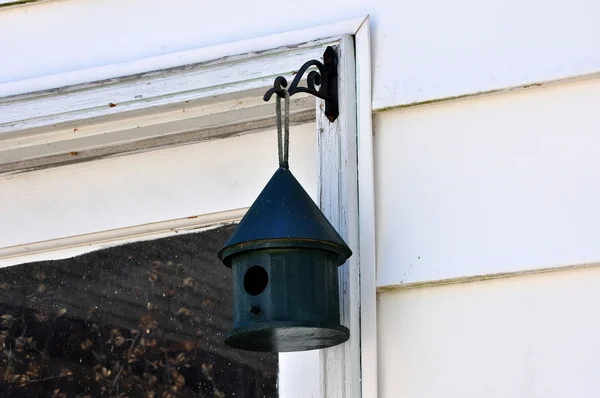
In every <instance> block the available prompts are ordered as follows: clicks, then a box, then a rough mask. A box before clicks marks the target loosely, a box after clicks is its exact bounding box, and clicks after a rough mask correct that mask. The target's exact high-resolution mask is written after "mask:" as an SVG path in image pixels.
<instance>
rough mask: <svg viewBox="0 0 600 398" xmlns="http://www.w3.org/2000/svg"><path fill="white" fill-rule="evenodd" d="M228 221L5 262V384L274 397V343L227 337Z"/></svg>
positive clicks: (1, 316)
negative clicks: (252, 344)
mask: <svg viewBox="0 0 600 398" xmlns="http://www.w3.org/2000/svg"><path fill="white" fill-rule="evenodd" d="M231 230H232V227H221V228H217V229H213V230H210V231H205V232H202V233H198V234H188V235H182V236H177V237H173V238H166V239H160V240H155V241H149V242H139V243H133V244H129V245H125V246H120V247H116V248H110V249H105V250H102V251H98V252H94V253H89V254H85V255H82V256H79V257H75V258H72V259H66V260H60V261H53V262H50V261H47V262H39V263H32V264H22V265H18V266H14V267H9V268H4V269H0V396H10V397H144V398H152V397H156V398H158V397H161V398H170V397H173V398H175V397H211V398H221V397H248V398H255V397H256V398H259V397H261V398H262V397H276V396H277V392H276V390H277V387H276V383H277V366H278V362H277V355H275V354H259V353H246V352H242V351H237V350H233V349H230V348H228V347H226V346H225V345H224V344H223V343H222V341H223V338H224V334H225V333H226V331H227V329H228V328H229V327H230V326H231V288H232V287H231V270H230V269H228V268H226V267H223V266H222V265H221V264H220V263H219V262H218V260H217V259H216V256H215V254H214V253H215V252H216V251H217V250H218V249H219V248H220V246H221V245H222V243H223V242H224V241H225V240H226V238H227V236H229V234H230V233H231Z"/></svg>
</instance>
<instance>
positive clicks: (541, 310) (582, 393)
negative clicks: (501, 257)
mask: <svg viewBox="0 0 600 398" xmlns="http://www.w3.org/2000/svg"><path fill="white" fill-rule="evenodd" d="M598 286H600V269H599V268H588V269H580V270H570V271H558V272H552V273H546V274H540V275H527V276H519V277H513V278H506V279H498V280H493V281H484V282H474V283H467V284H458V285H451V286H438V287H427V288H421V289H408V290H404V291H399V292H394V293H385V294H381V295H380V297H379V307H378V308H379V314H380V315H379V325H378V326H379V347H380V349H379V376H380V377H379V380H380V382H379V388H380V391H379V398H400V397H401V398H423V397H427V398H438V397H440V398H442V397H460V398H506V397H510V398H533V397H540V398H542V397H543V398H571V397H577V398H595V397H598V396H600V383H598V380H599V379H600V356H599V355H598V353H599V352H600V339H598V335H599V333H600V313H599V312H598V308H599V306H600V294H599V292H598Z"/></svg>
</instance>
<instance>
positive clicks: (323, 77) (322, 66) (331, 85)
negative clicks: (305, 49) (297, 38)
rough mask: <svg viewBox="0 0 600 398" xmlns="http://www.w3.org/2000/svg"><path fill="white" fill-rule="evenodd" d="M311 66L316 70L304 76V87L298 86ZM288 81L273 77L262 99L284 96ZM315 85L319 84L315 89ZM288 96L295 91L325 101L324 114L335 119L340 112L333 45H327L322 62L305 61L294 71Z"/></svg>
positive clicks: (280, 77)
mask: <svg viewBox="0 0 600 398" xmlns="http://www.w3.org/2000/svg"><path fill="white" fill-rule="evenodd" d="M311 66H315V67H316V68H317V70H312V71H310V72H309V73H308V76H307V77H306V87H298V84H299V83H300V80H302V76H304V73H306V71H307V70H308V68H310V67H311ZM287 85H288V82H287V80H286V79H285V77H283V76H278V77H277V78H275V82H274V83H273V87H272V88H270V89H269V90H268V91H267V92H266V93H265V96H264V97H263V99H264V100H265V101H269V100H270V99H271V96H273V94H277V95H279V96H280V97H281V98H284V97H285V94H284V91H283V89H284V88H285V87H287ZM315 86H319V89H318V90H317V89H316V87H315ZM287 91H288V92H289V93H290V97H291V96H292V95H294V94H296V93H308V94H312V95H314V96H315V97H318V98H321V99H322V100H324V101H325V116H327V118H328V119H329V121H330V122H333V121H335V119H337V117H338V115H339V114H340V111H339V108H338V82H337V54H336V52H335V49H334V48H333V47H331V46H330V47H327V49H326V50H325V52H324V53H323V63H321V62H319V61H317V60H316V59H313V60H310V61H308V62H306V63H305V64H304V65H302V67H301V68H300V69H299V70H298V72H297V73H296V76H295V77H294V80H293V81H292V84H291V85H290V87H289V88H288V89H287Z"/></svg>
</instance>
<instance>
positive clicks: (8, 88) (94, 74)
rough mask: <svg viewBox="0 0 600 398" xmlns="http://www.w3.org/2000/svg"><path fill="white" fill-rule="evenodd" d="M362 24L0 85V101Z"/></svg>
mask: <svg viewBox="0 0 600 398" xmlns="http://www.w3.org/2000/svg"><path fill="white" fill-rule="evenodd" d="M364 20H365V18H354V19H350V20H346V21H340V22H337V23H333V24H328V25H321V26H315V27H312V28H308V29H300V30H295V31H291V32H285V33H281V34H277V35H270V36H264V37H258V38H255V39H249V40H242V41H236V42H233V43H226V44H219V45H216V46H210V47H204V48H198V49H194V50H189V51H181V52H176V53H172V54H166V55H159V56H155V57H149V58H144V59H140V60H136V61H131V62H124V63H119V64H114V65H105V66H99V67H95V68H89V69H83V70H76V71H72V72H66V73H60V74H56V75H49V76H43V77H38V78H33V79H26V80H19V81H14V82H8V83H3V84H0V97H7V96H13V95H20V94H29V93H33V92H38V91H44V90H51V89H56V88H59V87H68V86H74V85H79V84H87V83H89V82H95V81H101V80H107V79H114V78H120V77H122V76H131V75H136V74H140V73H147V72H154V71H159V70H164V69H169V68H176V67H179V66H182V65H193V64H198V63H203V62H207V61H215V60H217V61H218V60H219V59H220V58H224V57H231V56H238V55H239V54H250V53H256V55H260V54H261V53H264V52H269V51H272V50H273V49H277V48H279V47H287V46H298V44H299V43H305V42H309V41H313V40H318V39H322V38H330V37H337V36H341V35H345V34H355V33H356V31H357V30H358V29H359V28H360V26H361V25H362V23H363V21H364ZM300 65H301V64H300Z"/></svg>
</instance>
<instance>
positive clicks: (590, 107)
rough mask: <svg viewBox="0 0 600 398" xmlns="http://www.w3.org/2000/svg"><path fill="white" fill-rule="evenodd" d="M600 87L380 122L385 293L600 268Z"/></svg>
mask: <svg viewBox="0 0 600 398" xmlns="http://www.w3.org/2000/svg"><path fill="white" fill-rule="evenodd" d="M599 103H600V79H592V80H586V81H580V82H573V83H565V84H558V85H552V86H548V87H541V88H537V89H534V90H530V91H521V92H515V93H508V94H498V95H490V96H487V97H485V98H482V97H480V98H472V99H467V100H461V101H450V102H447V103H440V104H436V105H429V106H423V107H417V108H412V109H405V110H396V111H390V112H384V113H381V114H378V115H376V118H375V126H376V133H375V169H376V212H377V257H378V284H379V286H387V285H397V284H410V283H422V282H429V281H434V280H443V279H452V278H459V277H471V276H477V275H488V274H496V273H503V272H520V271H523V270H532V269H540V268H546V267H557V266H570V265H577V264H582V263H590V262H597V261H600V245H598V225H600V207H599V206H598V198H599V197H600V184H599V183H598V181H600V134H599V131H600V112H598V104H599Z"/></svg>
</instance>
